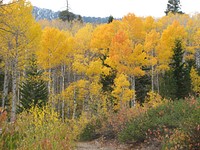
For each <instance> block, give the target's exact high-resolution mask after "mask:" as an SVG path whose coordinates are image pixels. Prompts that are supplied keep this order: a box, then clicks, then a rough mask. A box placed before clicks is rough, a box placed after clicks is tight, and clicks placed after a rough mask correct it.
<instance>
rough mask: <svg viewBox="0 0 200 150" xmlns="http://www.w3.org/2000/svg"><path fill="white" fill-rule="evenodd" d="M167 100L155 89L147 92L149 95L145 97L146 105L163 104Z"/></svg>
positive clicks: (155, 105)
mask: <svg viewBox="0 0 200 150" xmlns="http://www.w3.org/2000/svg"><path fill="white" fill-rule="evenodd" d="M164 102H165V100H163V99H162V97H161V96H160V95H159V94H158V93H155V92H153V91H150V92H148V93H147V97H146V98H145V103H144V105H145V106H146V107H148V108H149V107H150V108H151V107H157V106H159V105H161V104H163V103H164Z"/></svg>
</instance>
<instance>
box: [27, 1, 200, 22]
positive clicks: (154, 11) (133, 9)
mask: <svg viewBox="0 0 200 150" xmlns="http://www.w3.org/2000/svg"><path fill="white" fill-rule="evenodd" d="M29 1H31V3H32V4H33V6H38V7H41V8H48V9H52V10H53V11H58V10H64V9H65V8H66V3H67V2H66V1H67V0H29ZM68 2H69V7H70V11H71V12H73V13H75V14H80V15H81V16H91V17H93V16H94V17H108V16H110V15H112V16H113V17H114V18H121V17H123V16H125V15H127V14H128V13H134V14H135V15H137V16H140V17H143V16H144V17H146V16H153V17H162V16H164V15H165V13H164V11H165V10H166V7H167V3H168V0H68ZM181 5H182V7H181V8H182V11H183V12H185V13H187V14H193V13H196V12H200V0H181Z"/></svg>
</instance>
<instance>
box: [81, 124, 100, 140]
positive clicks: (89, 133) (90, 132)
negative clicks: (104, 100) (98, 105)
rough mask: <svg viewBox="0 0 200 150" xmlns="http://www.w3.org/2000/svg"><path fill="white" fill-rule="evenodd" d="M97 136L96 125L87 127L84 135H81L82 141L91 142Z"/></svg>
mask: <svg viewBox="0 0 200 150" xmlns="http://www.w3.org/2000/svg"><path fill="white" fill-rule="evenodd" d="M95 135H96V132H95V125H93V124H91V123H89V124H87V125H86V127H85V128H84V129H83V131H82V133H81V134H80V140H81V141H90V140H92V139H94V137H95Z"/></svg>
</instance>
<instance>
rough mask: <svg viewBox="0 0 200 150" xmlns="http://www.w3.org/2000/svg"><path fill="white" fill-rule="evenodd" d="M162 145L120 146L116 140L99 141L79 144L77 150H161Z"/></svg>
mask: <svg viewBox="0 0 200 150" xmlns="http://www.w3.org/2000/svg"><path fill="white" fill-rule="evenodd" d="M160 149H161V147H160V144H159V143H156V142H152V143H132V144H120V143H118V142H117V141H116V140H107V141H106V140H102V139H97V140H94V141H90V142H78V143H77V147H76V150H160Z"/></svg>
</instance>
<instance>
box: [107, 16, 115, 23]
mask: <svg viewBox="0 0 200 150" xmlns="http://www.w3.org/2000/svg"><path fill="white" fill-rule="evenodd" d="M113 20H114V18H113V16H111V15H110V16H109V17H108V23H111V22H113Z"/></svg>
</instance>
